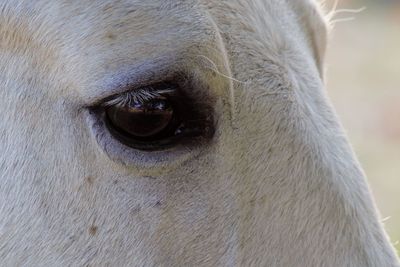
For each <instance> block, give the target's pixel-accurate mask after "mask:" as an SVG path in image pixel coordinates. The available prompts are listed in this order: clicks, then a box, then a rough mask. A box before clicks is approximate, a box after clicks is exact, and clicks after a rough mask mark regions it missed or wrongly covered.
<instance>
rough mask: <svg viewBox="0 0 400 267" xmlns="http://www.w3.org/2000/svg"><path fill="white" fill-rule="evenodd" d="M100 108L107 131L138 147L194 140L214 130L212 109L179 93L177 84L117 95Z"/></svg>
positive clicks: (140, 148)
mask: <svg viewBox="0 0 400 267" xmlns="http://www.w3.org/2000/svg"><path fill="white" fill-rule="evenodd" d="M171 88H172V89H171ZM160 92H161V93H160ZM121 99H122V100H121ZM103 111H104V113H103V114H104V120H105V123H106V127H107V128H108V131H109V132H110V133H111V135H112V136H113V137H114V138H115V139H117V140H118V141H120V142H121V143H123V144H125V145H127V146H129V147H131V148H134V149H139V150H163V149H166V148H169V147H171V146H174V145H177V144H180V143H183V142H185V143H186V144H189V143H192V144H193V143H194V141H196V143H198V141H200V140H204V139H205V138H207V139H209V138H210V137H212V135H213V133H214V127H213V122H212V117H213V116H212V111H210V109H207V108H204V107H202V105H200V104H199V103H198V102H196V101H194V100H193V99H191V98H190V97H187V96H185V95H184V94H183V93H180V92H179V89H178V87H177V86H171V85H169V86H168V87H165V86H164V85H161V86H152V87H151V89H149V90H147V89H141V90H139V91H138V92H131V93H127V94H126V95H122V96H118V97H117V98H116V99H114V100H110V101H108V102H107V103H106V104H105V105H104V106H103ZM204 137H205V138H204Z"/></svg>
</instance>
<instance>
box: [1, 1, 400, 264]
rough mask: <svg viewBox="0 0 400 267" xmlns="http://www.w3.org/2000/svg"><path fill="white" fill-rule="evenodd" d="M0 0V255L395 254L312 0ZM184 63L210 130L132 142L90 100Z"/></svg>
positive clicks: (316, 260) (339, 259)
mask: <svg viewBox="0 0 400 267" xmlns="http://www.w3.org/2000/svg"><path fill="white" fill-rule="evenodd" d="M0 2H1V3H0V58H1V60H0V83H1V88H2V89H1V90H0V107H1V109H2V111H3V112H2V118H1V120H0V151H2V153H1V154H0V259H1V263H2V265H4V266H88V265H89V266H274V267H280V266H282V267H286V266H327V267H331V266H332V267H336V266H351V267H358V266H359V267H365V266H368V267H382V266H385V267H386V266H388V267H391V266H399V263H398V260H397V259H396V256H395V253H394V251H393V248H392V246H391V245H390V242H389V240H388V238H387V237H386V234H385V233H384V230H383V228H382V225H381V224H380V223H379V219H378V215H377V212H376V209H375V207H374V204H373V201H372V200H371V194H370V192H369V189H368V186H367V184H366V182H365V178H364V174H363V172H362V169H361V168H360V166H359V163H358V162H357V159H356V157H355V156H354V154H353V152H352V150H351V148H350V146H349V144H348V141H347V140H346V137H345V134H344V133H343V130H342V129H341V126H340V124H339V122H338V119H337V117H336V115H335V112H334V110H333V108H332V107H331V104H330V103H329V101H328V100H327V97H326V95H325V90H324V88H323V81H322V78H321V77H323V69H324V68H323V65H324V64H323V63H324V62H323V59H324V52H325V46H326V34H327V32H326V27H325V24H326V22H325V19H324V18H323V17H322V13H321V11H320V10H319V7H318V6H317V4H316V3H315V2H314V1H311V0H298V1H297V0H296V1H281V0H268V1H266V0H218V1H217V0H179V1H178V0H152V1H143V0H92V1H74V2H72V1H69V0H52V1H49V0H36V1H28V0H18V1H15V0H3V1H0ZM181 73H183V74H184V76H185V79H187V80H188V81H187V82H188V83H189V84H190V85H191V86H189V87H188V88H187V93H188V94H191V96H194V97H198V98H201V100H202V101H205V102H207V103H208V102H210V103H208V104H212V106H213V107H212V108H213V109H214V116H215V120H216V129H215V130H216V133H215V135H214V137H213V139H212V140H210V142H208V145H202V146H199V147H198V148H195V147H192V146H182V147H179V148H176V149H172V150H169V151H163V152H160V151H159V152H151V153H150V152H143V151H137V150H134V149H131V148H128V147H126V146H124V145H122V144H121V143H119V142H118V141H117V140H116V139H113V138H112V136H110V133H109V132H108V131H107V129H106V128H105V126H104V122H103V120H101V119H99V117H98V116H96V114H94V113H95V112H94V111H93V110H92V111H89V110H88V107H90V106H92V105H98V104H99V103H102V101H103V100H104V99H106V98H107V97H109V96H113V95H122V94H123V93H128V92H129V91H132V90H135V89H137V88H141V87H143V86H147V85H152V84H155V83H158V82H162V81H165V79H169V78H170V77H176V76H177V74H181ZM185 82H186V81H185Z"/></svg>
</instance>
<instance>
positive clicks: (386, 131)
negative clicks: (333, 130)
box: [324, 0, 400, 254]
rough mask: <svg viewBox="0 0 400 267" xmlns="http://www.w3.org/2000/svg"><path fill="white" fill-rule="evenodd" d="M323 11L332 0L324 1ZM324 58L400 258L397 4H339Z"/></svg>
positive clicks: (380, 0) (389, 0) (353, 0)
mask: <svg viewBox="0 0 400 267" xmlns="http://www.w3.org/2000/svg"><path fill="white" fill-rule="evenodd" d="M324 2H325V5H326V9H327V10H329V9H330V8H331V7H332V3H333V2H334V1H333V0H327V1H324ZM361 7H366V9H365V10H364V11H362V12H360V13H357V14H351V13H347V12H341V13H338V14H337V15H336V16H335V18H334V19H333V20H335V19H342V18H350V17H354V18H355V19H354V20H352V21H342V22H337V23H335V26H334V29H333V31H332V33H331V39H330V43H329V50H328V55H327V61H326V63H327V73H326V79H327V90H328V94H329V95H330V97H331V100H332V102H333V104H334V106H335V108H336V111H337V113H338V114H339V117H340V118H341V121H342V123H343V125H344V127H345V129H346V131H347V133H348V136H349V139H350V142H351V143H352V145H353V147H354V150H355V152H356V154H357V155H358V158H359V160H360V162H361V164H362V166H363V168H364V170H365V172H366V175H367V177H368V182H369V184H370V186H371V190H372V192H373V194H374V197H375V201H376V203H377V206H378V208H379V210H380V212H381V215H382V218H383V219H384V224H385V228H386V230H387V232H388V233H389V236H390V238H391V241H392V243H393V244H394V245H395V247H396V249H397V251H398V252H399V254H400V242H399V241H400V0H373V1H372V0H371V1H368V0H362V1H360V0H341V1H340V2H339V5H338V9H339V10H340V9H359V8H361Z"/></svg>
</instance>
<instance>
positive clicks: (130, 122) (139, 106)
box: [106, 97, 173, 138]
mask: <svg viewBox="0 0 400 267" xmlns="http://www.w3.org/2000/svg"><path fill="white" fill-rule="evenodd" d="M106 114H107V117H108V119H109V120H110V122H111V123H112V124H113V126H114V127H116V128H117V129H119V130H121V131H123V132H125V133H127V134H129V135H131V136H134V137H139V138H148V137H153V136H155V135H157V134H159V133H161V132H162V131H163V130H165V129H166V128H168V126H169V124H170V122H171V121H172V117H173V109H172V106H171V105H170V103H169V101H168V100H167V99H165V98H164V97H159V98H155V99H150V100H147V101H145V102H135V101H134V102H133V103H132V104H127V105H125V106H122V107H119V106H113V107H110V108H108V109H107V110H106Z"/></svg>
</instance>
